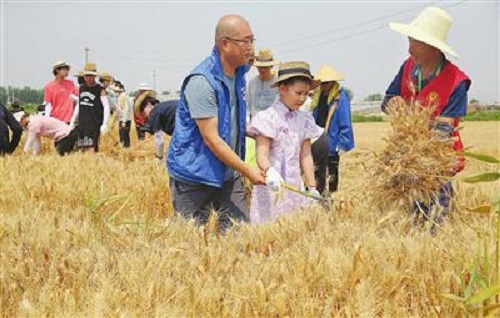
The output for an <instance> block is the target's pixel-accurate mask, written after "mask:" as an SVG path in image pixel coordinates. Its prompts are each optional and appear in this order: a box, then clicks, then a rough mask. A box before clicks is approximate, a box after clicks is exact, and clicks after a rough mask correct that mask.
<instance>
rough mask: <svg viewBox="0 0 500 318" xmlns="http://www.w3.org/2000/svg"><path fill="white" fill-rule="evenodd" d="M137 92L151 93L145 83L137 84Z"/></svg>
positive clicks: (150, 89)
mask: <svg viewBox="0 0 500 318" xmlns="http://www.w3.org/2000/svg"><path fill="white" fill-rule="evenodd" d="M139 90H140V91H153V89H152V88H151V87H149V86H148V84H146V83H141V84H139Z"/></svg>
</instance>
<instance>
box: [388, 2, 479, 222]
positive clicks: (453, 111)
mask: <svg viewBox="0 0 500 318" xmlns="http://www.w3.org/2000/svg"><path fill="white" fill-rule="evenodd" d="M451 25H452V20H451V17H450V15H449V14H448V13H447V12H446V11H444V10H443V9H441V8H437V7H428V8H425V9H424V10H423V11H422V12H421V13H420V14H419V15H418V16H417V17H416V18H415V20H413V21H412V22H411V23H410V24H402V23H391V24H389V27H390V28H391V29H392V30H394V31H396V32H398V33H401V34H403V35H404V36H407V37H408V41H409V43H408V46H409V47H408V52H409V53H410V57H409V58H408V59H407V60H406V61H404V62H403V65H402V66H401V68H400V69H399V72H398V74H397V75H396V77H395V78H394V79H393V81H392V83H391V84H390V85H389V87H388V88H387V91H386V93H385V97H384V100H383V102H382V105H381V109H382V111H383V112H387V105H388V104H389V101H390V100H391V99H392V98H394V97H398V98H403V99H404V100H405V101H407V102H410V101H412V100H413V101H417V102H418V103H419V104H420V105H421V106H423V107H433V108H434V110H433V114H432V120H433V121H434V125H433V126H432V127H430V128H431V129H436V130H437V131H439V132H440V135H441V136H443V137H444V138H449V139H453V140H454V142H453V149H455V150H456V152H457V157H456V158H455V159H456V160H457V165H456V168H455V171H450V173H452V174H456V173H458V172H460V171H462V170H463V168H464V166H465V159H464V157H463V151H464V146H463V144H462V140H461V139H460V133H459V131H458V130H457V128H458V126H459V124H460V118H461V117H463V116H465V115H466V114H467V105H468V101H467V92H468V91H469V88H470V86H471V80H470V79H469V76H467V74H465V73H464V72H463V71H462V70H460V69H459V68H458V67H457V66H455V64H453V63H452V62H451V61H449V60H448V59H447V58H446V55H445V54H448V55H449V56H451V57H454V58H458V55H457V53H455V51H454V50H452V49H451V48H450V46H449V45H448V44H447V38H448V34H449V31H450V28H451ZM437 197H438V199H437V201H438V203H439V205H440V206H441V207H442V208H443V211H442V213H441V214H440V215H438V216H436V220H435V221H436V223H438V224H440V223H443V222H444V221H445V220H446V218H447V217H448V214H449V212H450V201H451V198H452V197H453V186H452V183H451V182H448V183H446V184H445V185H444V186H443V187H442V188H441V189H440V190H439V193H438V194H437ZM419 205H420V207H421V208H422V209H423V211H424V217H425V218H429V217H430V216H429V213H430V210H431V208H432V206H433V205H434V203H431V204H423V203H422V204H419ZM420 210H421V209H420V208H418V207H416V208H415V211H417V215H419V214H420V212H419V211H420ZM432 231H435V227H434V225H433V227H432Z"/></svg>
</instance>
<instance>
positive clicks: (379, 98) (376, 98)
mask: <svg viewBox="0 0 500 318" xmlns="http://www.w3.org/2000/svg"><path fill="white" fill-rule="evenodd" d="M365 101H366V102H380V101H382V94H380V93H376V94H371V95H368V96H367V97H366V98H365Z"/></svg>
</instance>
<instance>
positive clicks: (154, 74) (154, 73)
mask: <svg viewBox="0 0 500 318" xmlns="http://www.w3.org/2000/svg"><path fill="white" fill-rule="evenodd" d="M153 89H154V90H155V91H156V70H153Z"/></svg>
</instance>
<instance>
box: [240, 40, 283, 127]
mask: <svg viewBox="0 0 500 318" xmlns="http://www.w3.org/2000/svg"><path fill="white" fill-rule="evenodd" d="M277 64H278V62H277V61H275V60H274V57H273V54H272V53H271V51H270V50H268V49H262V50H260V52H259V54H258V55H257V56H256V57H255V61H254V63H253V65H254V66H255V67H257V70H258V72H259V75H258V76H255V77H254V78H251V79H250V80H249V82H248V89H247V105H248V108H247V113H248V117H249V120H252V118H253V117H254V116H255V115H256V114H257V113H258V112H260V111H262V110H265V109H267V108H269V107H271V105H272V104H273V103H274V101H275V100H276V99H277V98H278V90H277V89H276V88H274V87H272V85H273V84H274V81H275V79H276V74H275V73H274V72H273V67H274V66H275V65H277Z"/></svg>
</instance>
